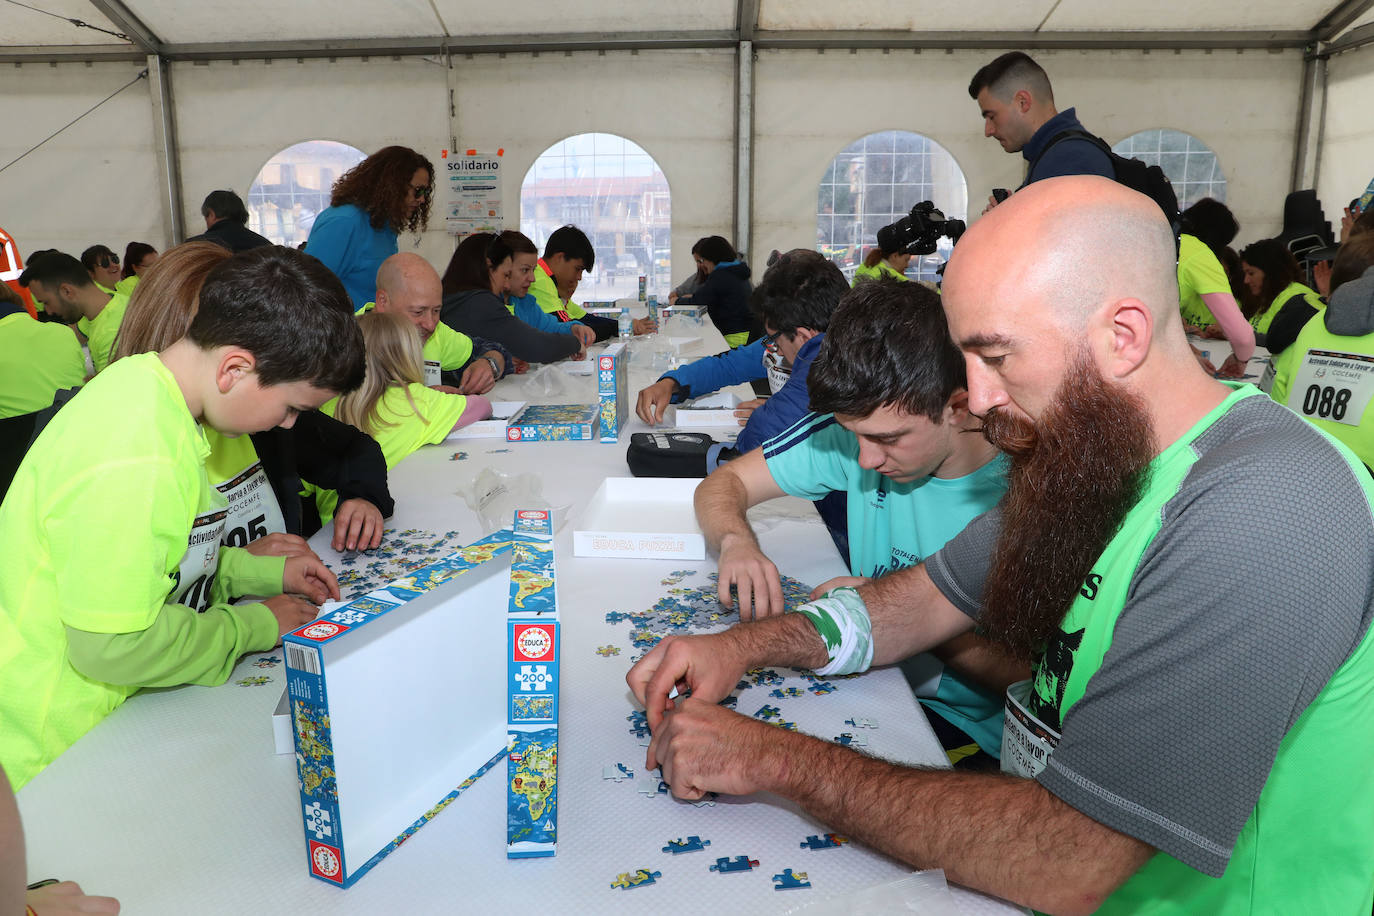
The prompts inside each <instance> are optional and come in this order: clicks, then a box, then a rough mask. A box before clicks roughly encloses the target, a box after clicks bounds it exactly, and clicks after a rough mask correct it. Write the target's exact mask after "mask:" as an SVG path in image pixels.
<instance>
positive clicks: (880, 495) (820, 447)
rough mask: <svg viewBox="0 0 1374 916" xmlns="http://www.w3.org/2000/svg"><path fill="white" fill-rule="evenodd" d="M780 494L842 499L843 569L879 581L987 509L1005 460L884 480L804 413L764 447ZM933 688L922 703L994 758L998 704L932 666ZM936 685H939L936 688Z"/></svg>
mask: <svg viewBox="0 0 1374 916" xmlns="http://www.w3.org/2000/svg"><path fill="white" fill-rule="evenodd" d="M763 457H764V461H765V462H766V463H767V465H768V471H769V473H771V474H772V475H773V480H774V481H775V482H776V483H777V485H778V486H779V487H780V488H782V490H783V491H785V492H786V493H788V494H790V495H792V496H799V497H802V498H803V499H820V498H821V497H822V496H824V495H825V494H827V493H829V492H831V491H835V490H838V491H841V492H844V493H847V494H848V510H847V512H848V519H847V520H848V524H849V570H850V572H851V573H852V574H854V575H856V576H870V577H875V578H876V577H877V576H882V575H886V574H888V573H890V572H892V571H894V570H897V569H902V568H904V567H907V566H915V565H916V564H918V563H920V562H921V561H923V560H924V559H925V558H926V557H928V556H930V555H931V554H933V553H935V551H937V550H939V549H940V548H941V547H943V546H945V542H946V541H948V540H950V539H951V538H952V537H954V536H955V535H956V534H958V533H959V532H961V531H963V530H964V527H965V526H966V525H967V524H968V523H969V522H971V521H973V519H974V518H976V517H977V516H979V515H982V514H983V513H984V512H986V511H988V510H989V509H991V508H992V507H993V506H995V505H996V504H997V502H998V501H999V500H1000V499H1001V498H1002V494H1003V493H1005V492H1006V489H1007V467H1006V466H1007V459H1006V458H1005V457H1003V456H998V457H997V458H996V459H994V460H993V461H989V462H988V463H987V464H985V465H983V466H982V467H981V468H979V469H978V470H976V471H974V472H973V473H972V474H967V475H965V476H963V477H956V478H953V479H948V480H946V479H943V478H939V477H925V478H923V479H921V480H913V481H910V482H907V483H898V482H895V481H892V480H889V479H888V478H887V477H885V476H883V475H882V474H879V473H878V472H877V471H874V470H869V469H865V468H862V467H860V466H859V440H858V439H857V437H855V435H854V434H853V433H852V432H850V431H849V430H847V429H845V428H844V427H843V426H841V425H840V424H839V423H838V422H836V420H835V418H834V417H833V416H832V415H830V414H816V413H809V414H807V415H806V416H804V417H802V418H801V419H800V420H798V421H797V422H796V423H795V424H793V425H792V427H791V428H790V429H788V430H787V431H786V432H784V433H782V434H781V435H779V436H777V437H775V438H773V439H771V440H770V441H768V442H767V443H765V444H764V446H763ZM931 670H932V678H931V680H930V681H928V682H927V683H928V684H930V683H935V687H934V689H933V690H931V691H930V692H929V693H928V694H923V695H920V696H919V699H920V701H921V702H922V703H923V704H925V705H926V706H929V707H930V708H931V709H934V710H935V711H936V712H939V713H940V714H941V715H942V716H944V717H945V718H946V719H947V720H949V721H950V722H952V723H953V724H954V725H957V726H958V727H959V728H961V729H962V730H963V731H964V732H965V733H966V734H967V735H968V736H969V737H971V738H973V739H974V740H975V741H977V742H978V746H979V747H981V748H982V749H983V750H984V751H986V752H987V753H989V754H991V755H992V756H994V757H999V758H1000V756H1001V753H1002V707H1003V702H1002V697H1001V696H1000V695H998V694H997V693H995V692H993V691H991V690H986V689H984V688H982V687H981V686H976V685H974V684H972V683H971V682H969V681H965V680H962V679H960V678H959V677H957V676H956V675H955V674H954V673H953V672H952V671H949V670H948V669H943V670H939V672H938V675H936V674H935V673H934V672H935V670H936V669H935V668H934V667H933V665H932V667H931ZM937 678H938V681H937Z"/></svg>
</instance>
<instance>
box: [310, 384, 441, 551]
mask: <svg viewBox="0 0 1374 916" xmlns="http://www.w3.org/2000/svg"><path fill="white" fill-rule="evenodd" d="M407 392H409V394H410V399H413V400H414V402H415V407H411V404H410V400H409V399H407V398H406V393H407ZM338 406H339V402H338V399H337V398H336V399H334V400H331V401H329V402H328V403H326V404H325V405H324V406H323V407H321V408H320V410H321V411H323V412H324V413H327V414H329V416H331V417H333V416H336V413H335V412H336V411H337V409H338ZM467 406H468V399H467V398H466V397H464V396H463V395H461V394H449V393H447V392H444V391H435V390H434V389H432V388H426V387H425V386H424V385H421V384H418V383H412V384H409V385H407V386H405V387H404V388H402V387H401V386H400V385H393V386H391V387H390V388H388V389H387V390H386V393H385V394H383V395H382V397H381V399H380V400H379V401H377V406H376V408H374V416H375V419H374V420H373V427H374V428H373V432H372V438H374V439H376V440H377V444H378V445H380V446H381V447H382V457H383V458H384V459H385V460H386V469H387V470H388V471H389V470H391V469H392V468H394V467H395V466H396V465H398V464H400V463H401V459H402V458H405V457H406V456H407V455H409V454H410V453H411V452H413V451H415V450H416V449H418V448H420V447H421V446H425V445H434V444H435V443H438V442H443V441H444V437H445V436H447V435H448V434H449V433H451V432H453V424H455V423H457V422H458V418H459V417H461V416H462V415H463V411H464V410H466V409H467ZM415 408H419V413H418V414H417V413H416V412H415ZM386 424H390V425H389V426H388V425H386ZM307 487H309V485H308V484H307ZM338 502H339V494H338V493H337V492H336V491H334V490H315V505H316V507H317V508H318V509H319V511H320V521H321V522H323V523H326V524H327V523H328V522H329V520H330V519H332V518H333V517H334V509H335V507H336V506H337V505H338Z"/></svg>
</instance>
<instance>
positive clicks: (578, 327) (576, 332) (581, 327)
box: [572, 322, 596, 359]
mask: <svg viewBox="0 0 1374 916" xmlns="http://www.w3.org/2000/svg"><path fill="white" fill-rule="evenodd" d="M572 333H573V336H574V337H576V338H577V342H578V343H580V344H582V349H583V350H586V349H587V348H588V347H590V346H591V345H592V344H594V343H596V332H595V331H593V330H592V329H591V328H589V327H587V326H586V325H585V324H578V323H577V322H573V326H572ZM578 358H579V359H581V358H582V357H580V356H579V357H578Z"/></svg>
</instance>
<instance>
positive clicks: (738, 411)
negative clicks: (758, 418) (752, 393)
mask: <svg viewBox="0 0 1374 916" xmlns="http://www.w3.org/2000/svg"><path fill="white" fill-rule="evenodd" d="M766 400H768V399H767V398H753V399H751V400H748V401H740V402H739V406H738V407H736V408H735V419H737V420H738V421H739V425H740V426H743V425H745V424H746V423H748V422H749V418H750V417H752V416H753V415H754V411H756V410H758V409H759V408H760V407H762V406H763V402H764V401H766Z"/></svg>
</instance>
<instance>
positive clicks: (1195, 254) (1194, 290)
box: [1178, 233, 1231, 328]
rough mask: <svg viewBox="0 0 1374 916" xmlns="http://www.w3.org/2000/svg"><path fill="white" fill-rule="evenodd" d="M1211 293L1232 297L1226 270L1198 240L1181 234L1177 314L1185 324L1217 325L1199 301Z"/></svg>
mask: <svg viewBox="0 0 1374 916" xmlns="http://www.w3.org/2000/svg"><path fill="white" fill-rule="evenodd" d="M1212 293H1226V294H1227V295H1228V296H1229V295H1230V294H1231V281H1230V280H1228V279H1227V278H1226V269H1225V268H1224V267H1222V266H1221V261H1219V260H1217V256H1216V255H1215V254H1213V253H1212V249H1210V248H1208V247H1207V246H1206V244H1204V243H1203V242H1202V240H1201V239H1198V238H1197V237H1195V236H1191V235H1188V234H1187V233H1184V234H1183V235H1181V236H1179V242H1178V310H1179V313H1180V314H1182V315H1183V321H1184V323H1185V324H1191V325H1194V326H1196V327H1200V328H1205V327H1209V326H1211V325H1214V324H1216V323H1217V320H1216V318H1215V317H1214V316H1213V315H1212V310H1211V309H1209V308H1208V307H1207V303H1205V302H1203V301H1202V297H1203V296H1207V295H1210V294H1212Z"/></svg>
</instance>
